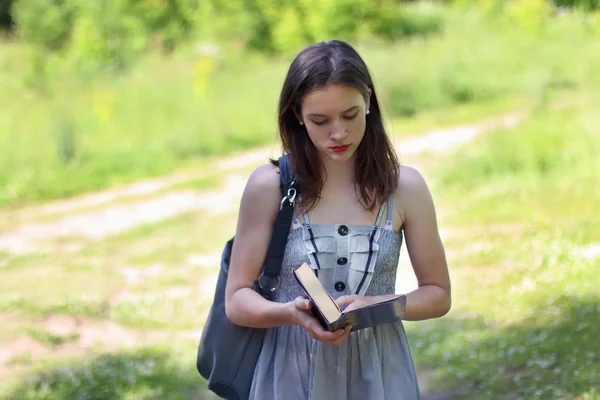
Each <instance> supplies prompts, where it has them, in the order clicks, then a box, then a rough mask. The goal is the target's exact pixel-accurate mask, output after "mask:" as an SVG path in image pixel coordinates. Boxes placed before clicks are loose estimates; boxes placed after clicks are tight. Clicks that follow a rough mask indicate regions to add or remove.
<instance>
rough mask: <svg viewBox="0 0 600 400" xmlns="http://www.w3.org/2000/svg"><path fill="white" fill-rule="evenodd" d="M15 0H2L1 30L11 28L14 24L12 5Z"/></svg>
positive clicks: (0, 10)
mask: <svg viewBox="0 0 600 400" xmlns="http://www.w3.org/2000/svg"><path fill="white" fill-rule="evenodd" d="M14 3H15V0H3V1H1V2H0V30H1V29H7V28H10V27H11V26H12V24H13V19H12V16H11V11H12V6H13V4H14Z"/></svg>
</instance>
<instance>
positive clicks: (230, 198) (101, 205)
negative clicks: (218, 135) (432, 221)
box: [0, 113, 525, 254]
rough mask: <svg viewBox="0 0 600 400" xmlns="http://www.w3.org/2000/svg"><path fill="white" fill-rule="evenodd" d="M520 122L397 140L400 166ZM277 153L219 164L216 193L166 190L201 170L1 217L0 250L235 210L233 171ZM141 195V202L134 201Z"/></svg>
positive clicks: (496, 121) (240, 181)
mask: <svg viewBox="0 0 600 400" xmlns="http://www.w3.org/2000/svg"><path fill="white" fill-rule="evenodd" d="M524 118H525V115H524V114H517V113H515V114H507V115H502V116H499V117H494V118H490V119H487V120H484V121H482V122H480V123H477V124H473V125H467V126H460V127H456V128H451V129H442V130H436V131H432V132H430V133H428V134H425V135H423V136H421V137H417V138H414V139H407V140H403V141H397V142H396V143H395V145H396V147H397V149H398V152H399V154H400V156H401V159H402V161H403V162H408V163H410V161H411V160H412V159H414V158H415V156H418V155H420V154H423V153H432V152H445V151H449V150H451V149H452V148H455V147H456V146H459V145H461V144H463V143H466V142H469V141H470V140H472V139H474V138H475V137H476V136H478V135H479V134H481V133H483V132H487V131H489V130H491V129H493V128H496V127H510V126H513V125H515V124H516V123H518V122H519V121H521V120H522V119H524ZM276 153H277V149H276V148H275V147H269V148H260V149H256V150H252V151H249V152H245V153H242V154H237V155H234V156H231V157H227V158H224V159H221V160H219V161H217V162H216V163H215V165H214V169H213V170H212V171H211V172H212V173H214V172H215V170H216V171H218V172H219V174H222V176H224V177H225V178H224V184H223V185H222V187H221V188H219V189H217V190H210V191H203V192H200V191H194V190H181V189H180V190H176V189H174V190H172V191H169V190H168V189H169V188H170V187H173V186H176V185H181V184H184V183H186V182H190V181H193V180H195V179H199V178H202V177H204V176H206V175H207V173H206V172H204V171H203V172H186V173H179V174H174V175H171V176H168V177H164V178H160V179H153V180H146V181H143V182H138V183H135V184H132V185H128V186H125V187H120V188H115V189H109V190H105V191H102V192H98V193H94V194H89V195H83V196H80V197H75V198H72V199H68V200H60V201H55V202H50V203H46V204H43V205H39V206H33V207H28V208H23V209H20V210H16V211H15V210H11V211H9V212H8V213H7V212H4V213H0V218H4V219H10V221H9V222H11V225H12V226H14V228H13V229H11V230H10V231H8V232H4V233H1V234H0V251H6V252H8V253H13V254H22V253H28V252H35V251H44V249H45V246H46V245H47V244H48V242H51V241H53V240H56V239H64V238H78V239H83V240H94V239H101V238H104V237H107V236H110V235H116V234H121V233H123V232H126V231H128V230H130V229H133V228H135V227H137V226H140V225H142V224H145V223H150V222H158V221H161V220H165V219H168V218H172V217H174V216H176V215H178V214H182V213H186V212H191V211H203V212H211V213H217V214H218V213H220V212H227V211H231V210H233V209H235V208H236V207H237V201H238V199H239V197H240V196H241V192H242V190H243V188H244V184H245V179H246V178H247V176H246V174H239V175H236V174H235V173H233V174H232V171H236V170H240V169H249V168H252V167H254V166H257V165H259V164H261V163H263V162H265V160H266V159H267V157H269V156H274V155H275V154H276ZM139 196H142V198H140V199H135V198H136V197H139ZM0 226H3V225H2V224H0Z"/></svg>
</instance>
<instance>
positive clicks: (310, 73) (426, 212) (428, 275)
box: [225, 41, 450, 400]
mask: <svg viewBox="0 0 600 400" xmlns="http://www.w3.org/2000/svg"><path fill="white" fill-rule="evenodd" d="M279 131H280V136H281V141H282V144H283V148H284V151H285V152H286V153H287V154H289V156H290V162H291V166H292V170H293V172H294V175H295V176H296V179H297V182H298V184H299V187H300V198H299V199H298V200H297V201H296V213H295V216H294V220H293V222H292V228H291V232H290V233H289V236H288V239H287V246H286V251H285V256H284V262H283V266H282V269H281V283H280V287H279V288H278V290H277V291H276V292H275V298H274V301H268V300H265V299H264V298H262V297H261V296H260V295H259V294H257V293H256V292H254V291H253V290H252V286H253V283H254V281H256V279H257V277H258V275H259V273H260V271H261V268H262V265H263V263H264V259H265V255H266V251H267V247H268V244H269V240H270V236H271V232H272V229H273V224H274V222H275V217H276V214H277V210H278V209H279V202H280V200H281V192H280V187H279V176H278V167H277V166H276V165H274V164H273V163H271V164H265V165H263V166H261V167H259V168H257V169H256V170H255V171H254V172H253V173H252V174H251V176H250V178H249V180H248V184H247V186H246V188H245V190H244V194H243V196H242V200H241V206H240V213H239V219H238V225H237V231H236V235H235V238H236V239H235V242H234V246H233V250H232V257H231V261H230V270H229V278H228V281H227V288H226V293H225V297H226V312H227V316H228V318H229V319H230V320H231V321H232V322H233V323H235V324H237V325H241V326H248V327H256V328H268V330H267V334H266V337H265V340H264V345H263V349H262V352H261V355H260V357H259V361H258V364H257V366H256V369H255V372H254V378H253V383H252V390H251V394H250V397H251V398H252V399H286V400H305V399H312V400H321V399H327V400H335V399H340V400H342V399H343V400H347V399H360V400H363V399H369V400H380V399H382V400H383V399H406V400H412V399H418V398H419V388H418V383H417V377H416V373H415V368H414V365H413V360H412V357H411V354H410V350H409V347H408V343H407V339H406V334H405V331H404V327H403V325H402V321H401V320H402V319H404V320H411V321H416V320H424V319H429V318H437V317H441V316H443V315H445V314H446V313H447V312H448V311H449V310H450V279H449V275H448V268H447V264H446V257H445V254H444V248H443V245H442V243H441V240H440V236H439V233H438V227H437V221H436V214H435V208H434V204H433V201H432V198H431V195H430V192H429V189H428V187H427V184H426V183H425V181H424V180H423V177H422V176H421V174H420V173H419V172H418V171H416V170H415V169H413V168H410V167H408V166H399V165H398V161H397V157H396V154H395V152H394V149H393V147H392V145H391V143H390V140H389V139H388V137H387V134H386V131H385V128H384V126H383V122H382V117H381V112H380V108H379V103H378V99H377V95H376V93H375V89H374V87H373V82H372V80H371V76H370V74H369V71H368V68H367V66H366V65H365V63H364V61H363V60H362V58H361V57H360V56H359V54H358V53H357V52H356V51H355V50H354V49H353V48H352V47H351V46H349V45H348V44H346V43H344V42H341V41H331V42H322V43H319V44H315V45H312V46H309V47H308V48H306V49H304V50H303V51H302V52H301V53H299V54H298V56H297V57H296V58H295V59H294V61H293V62H292V65H291V67H290V69H289V71H288V74H287V77H286V79H285V82H284V84H283V89H282V91H281V97H280V101H279ZM403 238H404V240H405V243H406V247H407V250H408V253H409V255H410V259H411V263H412V265H413V268H414V271H415V274H416V277H417V280H418V284H419V287H418V289H416V290H415V291H413V292H411V293H408V294H406V296H404V297H402V298H401V299H400V300H397V301H399V302H402V304H401V307H399V308H400V309H401V310H403V312H402V315H401V319H400V320H398V321H396V322H393V323H389V324H384V325H379V326H375V327H373V328H367V329H364V330H359V331H355V332H351V333H350V328H351V327H350V326H347V327H346V328H345V329H340V330H339V331H337V332H328V331H325V330H324V329H323V328H322V327H321V326H320V325H319V323H318V322H317V320H316V319H315V318H314V317H313V316H312V314H311V312H310V308H311V303H310V302H309V301H308V300H306V298H305V297H303V291H302V289H301V287H300V286H299V285H298V284H297V282H296V281H295V279H294V277H293V274H292V272H293V270H294V269H295V268H298V267H299V266H300V265H302V264H303V263H304V262H307V263H308V264H309V265H310V266H311V267H312V268H313V269H314V270H315V273H316V274H317V276H318V278H319V280H320V281H321V282H322V283H323V285H324V286H325V288H326V289H327V290H328V292H329V293H331V295H332V297H333V298H334V299H336V301H337V303H338V304H339V305H340V306H347V307H349V308H355V307H362V306H365V305H368V304H371V303H372V302H377V301H381V300H384V299H387V298H391V297H395V296H396V294H395V283H396V282H395V280H396V271H397V266H398V259H399V254H400V247H401V244H402V241H403V240H402V239H403Z"/></svg>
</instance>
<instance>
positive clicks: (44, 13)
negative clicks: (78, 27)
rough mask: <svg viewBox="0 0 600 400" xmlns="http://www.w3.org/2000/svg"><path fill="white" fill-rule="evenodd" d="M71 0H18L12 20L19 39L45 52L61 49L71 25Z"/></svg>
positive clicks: (72, 13) (72, 9) (72, 14)
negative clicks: (46, 50)
mask: <svg viewBox="0 0 600 400" xmlns="http://www.w3.org/2000/svg"><path fill="white" fill-rule="evenodd" d="M74 12H75V9H74V4H73V1H72V0H18V1H17V2H16V3H15V4H14V6H13V17H14V19H15V22H16V25H17V29H18V31H19V34H20V35H21V37H22V38H23V39H24V40H25V41H27V42H30V43H32V44H34V45H37V46H41V47H43V48H48V49H59V48H61V47H63V46H64V45H65V43H66V41H67V39H68V37H69V34H70V33H71V30H72V28H73V22H74V16H75V15H74Z"/></svg>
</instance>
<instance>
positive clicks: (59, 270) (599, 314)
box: [0, 97, 600, 400]
mask: <svg viewBox="0 0 600 400" xmlns="http://www.w3.org/2000/svg"><path fill="white" fill-rule="evenodd" d="M582 99H583V100H582V101H581V102H580V103H579V104H578V105H574V106H572V107H567V108H565V109H563V110H559V111H556V110H555V111H548V110H546V111H543V110H540V111H539V112H538V113H537V114H536V115H535V116H534V117H533V118H532V119H530V120H528V121H526V122H524V123H523V124H521V125H519V126H517V127H516V128H514V129H510V130H503V131H497V132H492V133H489V134H486V135H484V136H482V137H480V138H479V139H477V140H476V141H475V142H474V143H472V144H470V145H467V146H466V147H465V148H464V149H463V150H460V151H458V152H456V153H452V154H448V155H447V156H444V157H437V158H435V159H433V158H432V159H428V161H427V167H426V168H425V169H424V173H425V175H426V176H427V177H428V179H429V180H430V182H431V186H432V190H433V192H434V196H435V198H436V201H437V203H438V207H439V208H440V212H441V215H442V219H441V221H440V223H441V225H442V227H443V228H444V229H445V230H447V231H449V232H450V233H449V234H448V238H447V240H446V242H445V245H446V249H447V252H448V256H449V261H450V267H451V272H452V277H453V283H454V306H453V309H452V311H451V313H450V314H449V315H448V316H447V317H445V318H443V319H440V320H436V321H428V322H419V323H408V324H407V327H408V331H409V340H410V342H411V345H412V351H413V354H414V357H415V360H416V361H417V363H418V365H419V368H423V369H428V370H433V371H434V372H435V374H434V382H436V385H437V386H438V387H439V388H441V389H442V390H444V391H446V392H447V393H448V394H450V396H451V398H456V399H472V398H478V399H516V398H518V399H576V398H581V399H585V400H592V399H597V398H599V396H600V392H598V389H597V382H599V381H600V353H599V352H598V348H597V345H596V341H595V339H594V338H595V337H596V336H597V332H598V330H599V329H600V308H599V306H598V305H599V304H600V298H598V294H597V290H596V288H597V286H598V284H599V283H600V282H599V279H598V274H597V273H596V272H597V271H596V269H597V265H598V257H599V255H600V230H599V229H598V226H600V214H599V213H598V212H597V211H596V209H595V206H596V205H597V204H598V202H599V200H600V192H599V191H598V189H597V187H596V185H595V182H598V178H599V175H600V165H599V164H598V158H597V157H596V154H598V152H599V151H600V135H598V126H600V125H598V122H600V121H599V120H598V118H599V117H598V115H597V113H596V108H595V104H597V100H596V99H597V97H596V98H594V97H589V98H587V97H582ZM465 171H469V172H468V174H466V173H465ZM467 178H468V179H467ZM235 215H236V212H235V210H232V211H231V212H226V213H224V214H219V215H207V214H205V213H192V214H186V215H181V216H178V217H176V218H173V219H170V220H167V221H165V222H161V223H156V224H148V225H145V226H143V227H140V228H138V229H136V230H133V231H131V232H129V233H127V234H123V235H118V236H116V237H112V238H108V239H104V240H101V241H99V242H92V243H83V246H82V247H81V248H80V249H79V250H75V251H73V250H60V249H59V248H57V249H55V251H53V252H52V253H51V254H39V255H37V256H35V255H32V256H28V257H16V256H13V257H10V258H8V260H7V261H5V264H4V266H3V268H2V270H1V271H0V278H1V279H0V319H1V321H2V324H3V328H4V329H3V331H2V335H1V337H0V338H1V340H2V342H3V343H13V344H14V345H18V344H19V343H22V342H23V340H25V339H24V338H27V340H25V343H26V344H28V346H29V347H28V351H25V352H23V353H20V354H18V355H15V356H14V357H13V359H11V360H10V363H9V365H10V373H8V372H6V373H7V374H8V375H6V376H7V377H10V379H9V382H10V385H8V386H6V388H5V389H4V390H5V392H4V396H5V398H7V399H15V400H16V399H33V398H35V399H39V398H42V399H44V398H48V399H50V398H51V399H68V398H69V399H70V398H73V396H75V394H77V395H78V396H80V398H86V399H88V398H89V399H106V398H115V399H116V398H118V399H128V398H132V399H133V398H136V399H137V398H145V399H157V398H167V399H184V398H190V397H194V398H210V395H209V394H207V393H206V392H205V389H204V386H203V383H202V381H201V380H200V379H199V378H198V376H197V375H196V373H195V370H194V364H193V363H194V356H195V351H196V344H197V333H196V332H197V329H198V328H200V327H201V325H202V321H203V320H204V318H205V316H206V312H207V307H208V306H209V304H210V300H211V299H210V293H211V290H212V286H210V284H209V286H206V285H207V283H206V282H210V280H207V279H206V278H209V277H211V276H214V274H215V272H216V269H215V266H216V265H217V261H218V255H219V250H220V249H221V246H222V244H223V242H224V241H225V240H226V239H227V238H228V237H229V236H230V235H231V233H232V231H233V226H234V221H235ZM73 241H75V242H76V241H77V238H73ZM66 248H68V246H67V247H66ZM57 282H60V283H61V284H60V285H57ZM57 318H58V321H59V322H60V324H58V326H60V327H62V328H61V329H58V330H57V323H55V320H56V319H57ZM94 334H96V335H98V334H100V335H102V336H103V339H102V340H100V341H99V343H98V344H97V345H96V346H95V347H93V348H90V349H88V350H86V351H84V350H82V349H81V348H80V347H79V346H80V345H82V344H83V343H85V341H86V340H87V339H89V338H90V337H94ZM129 341H131V343H132V345H131V346H128V345H127V343H128V342H129ZM578 396H579V397H578Z"/></svg>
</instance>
